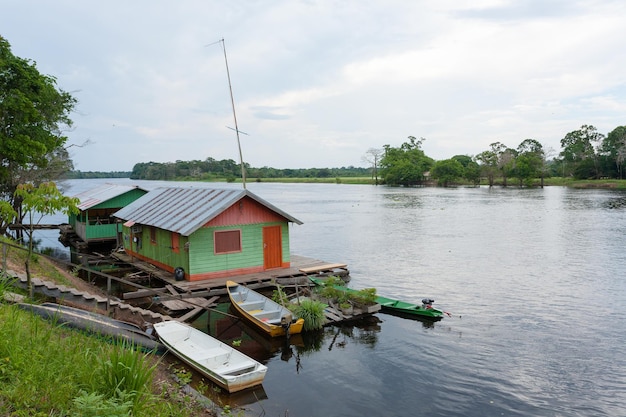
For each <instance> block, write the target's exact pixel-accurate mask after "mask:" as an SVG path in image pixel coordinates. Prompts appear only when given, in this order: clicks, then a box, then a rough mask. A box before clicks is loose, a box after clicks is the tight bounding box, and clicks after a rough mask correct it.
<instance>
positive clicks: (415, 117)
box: [0, 0, 626, 171]
mask: <svg viewBox="0 0 626 417" xmlns="http://www.w3.org/2000/svg"><path fill="white" fill-rule="evenodd" d="M0 4H1V10H2V12H1V13H0V35H2V36H3V37H5V38H6V39H7V40H8V41H9V43H10V44H11V46H12V51H13V54H14V55H16V56H19V57H22V58H28V59H31V60H33V61H36V63H37V68H38V69H39V71H40V72H42V73H44V74H47V75H52V76H54V77H56V78H57V83H58V87H59V88H61V89H63V90H65V91H68V92H71V93H72V95H73V96H74V97H76V98H77V100H78V105H77V107H76V112H75V113H74V114H73V115H72V119H73V121H74V127H73V129H72V130H71V131H70V132H67V135H68V137H69V142H68V143H69V144H81V143H83V142H85V141H86V140H89V141H90V142H91V144H90V145H88V146H86V147H83V148H77V147H72V148H71V155H72V158H73V160H74V163H75V167H76V169H79V170H82V171H117V170H121V171H126V170H128V171H130V170H131V169H132V168H133V166H134V164H135V163H138V162H149V161H155V162H170V161H171V162H173V161H176V160H204V159H206V158H208V157H212V158H215V159H218V160H221V159H233V160H235V161H238V160H239V155H238V151H237V141H236V134H235V132H234V131H233V130H230V129H229V128H234V121H233V112H232V108H231V101H230V94H229V89H228V79H227V73H226V65H225V61H224V50H223V48H222V46H223V44H222V43H220V42H217V41H219V40H220V39H222V38H223V39H224V40H225V42H224V44H225V46H226V54H227V58H228V66H229V69H230V77H231V81H232V89H233V94H234V101H235V108H236V115H237V122H238V126H239V130H240V131H243V132H246V133H247V134H248V135H241V145H242V149H243V158H244V161H245V162H247V163H249V164H250V165H251V166H253V167H262V166H270V167H275V168H310V167H341V166H350V165H353V166H365V165H366V164H365V163H364V162H363V161H362V158H363V156H364V155H365V153H366V151H367V150H368V149H369V148H382V147H383V145H385V144H389V145H391V146H399V145H400V144H402V143H403V142H405V141H406V140H407V137H408V136H415V137H417V138H419V137H424V138H425V139H426V140H425V141H424V144H423V149H424V151H425V152H426V154H427V155H428V156H430V157H432V158H434V159H437V160H440V159H447V158H450V157H452V156H454V155H458V154H465V155H472V156H473V155H476V154H478V153H480V152H482V151H484V150H487V149H488V147H489V144H491V143H493V142H496V141H500V142H502V143H504V144H505V145H507V146H509V147H512V148H515V147H517V146H518V145H519V144H520V142H522V141H523V140H524V139H528V138H532V139H536V140H538V141H539V142H541V143H542V144H543V145H544V147H546V148H553V149H554V150H555V151H556V152H559V151H560V140H561V139H562V138H563V137H564V136H565V135H566V134H567V133H568V132H570V131H573V130H577V129H579V128H580V126H581V125H583V124H591V125H594V126H595V127H596V128H598V131H599V132H600V133H604V134H606V133H608V132H610V131H611V130H613V129H614V128H615V127H617V126H620V125H625V124H626V32H625V31H624V27H625V26H624V22H625V21H626V2H624V1H623V0H616V1H609V0H607V1H603V0H596V1H594V0H580V1H577V0H562V1H561V0H556V1H551V0H529V1H522V0H473V1H461V0H436V1H433V0H429V1H422V0H384V1H383V0H379V1H368V0H342V1H340V0H335V1H321V0H320V1H315V0H310V1H304V0H303V1H299V0H274V1H254V0H250V1H231V0H229V1H212V0H185V1H162V0H133V1H127V0H124V1H116V0H109V1H100V2H89V1H84V0H81V1H78V0H56V1H46V0H40V1H35V0H1V1H0ZM216 42H217V43H216Z"/></svg>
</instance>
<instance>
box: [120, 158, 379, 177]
mask: <svg viewBox="0 0 626 417" xmlns="http://www.w3.org/2000/svg"><path fill="white" fill-rule="evenodd" d="M244 167H245V171H246V177H247V178H248V179H253V180H254V179H255V178H256V179H257V180H260V179H261V178H335V177H363V176H368V175H369V172H370V170H369V169H368V168H357V167H353V166H350V167H342V168H299V169H290V168H288V169H278V168H270V167H262V168H253V167H251V166H250V165H249V164H247V163H244ZM130 178H131V179H137V180H165V181H170V180H196V181H207V180H209V181H210V180H213V179H223V178H226V180H227V181H234V180H235V179H236V178H241V168H240V166H239V164H238V163H236V162H235V161H233V160H232V159H223V160H221V161H218V160H216V159H214V158H211V157H208V158H206V159H205V160H194V161H175V162H140V163H137V164H135V166H134V167H133V170H132V172H131V173H130Z"/></svg>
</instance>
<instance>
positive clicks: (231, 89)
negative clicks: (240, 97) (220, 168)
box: [219, 38, 246, 190]
mask: <svg viewBox="0 0 626 417" xmlns="http://www.w3.org/2000/svg"><path fill="white" fill-rule="evenodd" d="M219 42H222V48H223V49H224V62H225V63H226V76H227V77H228V89H229V90H230V104H231V105H232V106H233V118H234V119H235V133H236V134H237V147H238V148H239V163H240V165H241V182H242V183H243V189H244V190H245V189H246V168H245V167H244V165H243V154H242V153H241V141H240V140H239V127H238V126H237V114H236V113H235V99H234V98H233V87H232V85H231V83H230V71H229V70H228V59H227V58H226V43H225V42H224V38H222V39H221V40H220V41H219Z"/></svg>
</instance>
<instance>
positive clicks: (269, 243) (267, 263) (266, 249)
mask: <svg viewBox="0 0 626 417" xmlns="http://www.w3.org/2000/svg"><path fill="white" fill-rule="evenodd" d="M282 265H283V245H282V233H281V227H280V226H267V227H264V228H263V267H264V268H265V269H272V268H280V267H281V266H282Z"/></svg>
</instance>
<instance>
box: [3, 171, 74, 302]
mask: <svg viewBox="0 0 626 417" xmlns="http://www.w3.org/2000/svg"><path fill="white" fill-rule="evenodd" d="M15 197H16V200H19V201H20V202H21V204H20V208H21V209H22V211H23V216H19V217H20V218H24V217H27V218H28V224H26V225H24V224H22V230H24V231H25V232H26V233H27V234H28V256H27V257H26V262H25V267H26V283H27V286H28V291H29V295H30V297H31V298H32V297H33V286H32V282H31V277H30V259H31V257H32V255H33V232H34V230H35V225H37V224H39V222H40V221H41V219H43V217H44V216H46V215H51V214H54V213H57V212H63V213H64V214H66V215H69V214H77V213H78V212H79V210H78V207H77V205H78V203H79V202H80V201H79V200H78V199H77V198H73V197H67V196H64V195H63V194H61V192H60V191H59V190H58V189H57V186H56V184H55V183H54V182H44V183H42V184H40V185H39V186H38V187H35V186H34V185H33V184H20V185H18V186H17V189H16V191H15ZM5 210H6V206H5Z"/></svg>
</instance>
